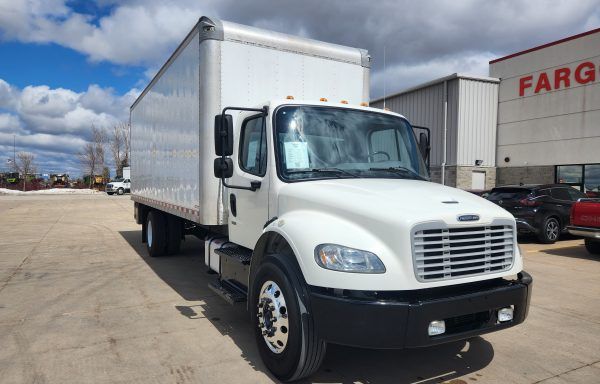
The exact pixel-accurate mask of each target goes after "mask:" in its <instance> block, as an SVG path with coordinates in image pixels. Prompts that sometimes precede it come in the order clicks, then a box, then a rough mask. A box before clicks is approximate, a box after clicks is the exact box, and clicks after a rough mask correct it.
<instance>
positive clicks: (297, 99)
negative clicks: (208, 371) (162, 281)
mask: <svg viewBox="0 0 600 384" xmlns="http://www.w3.org/2000/svg"><path fill="white" fill-rule="evenodd" d="M369 65H370V59H369V56H368V54H367V52H366V51H364V50H360V49H355V48H349V47H343V46H339V45H333V44H328V43H324V42H319V41H314V40H308V39H303V38H299V37H294V36H289V35H284V34H280V33H275V32H271V31H265V30H261V29H257V28H252V27H246V26H242V25H238V24H234V23H229V22H224V21H219V20H216V19H209V18H206V17H202V18H201V19H200V20H199V22H198V23H197V24H196V25H195V26H194V28H193V29H192V31H191V32H190V33H189V34H188V36H187V37H186V38H185V40H184V41H183V42H182V43H181V44H180V46H179V47H178V48H177V49H176V51H175V52H174V53H173V55H172V56H171V57H170V58H169V60H168V61H167V62H166V63H165V65H164V66H163V67H162V68H161V69H160V71H159V72H158V74H157V75H156V77H155V78H154V79H153V80H152V81H151V82H150V84H149V85H148V87H146V89H145V90H144V91H143V92H142V94H141V95H140V97H139V98H138V99H137V100H136V101H135V103H134V104H133V105H132V107H131V164H132V166H131V177H132V179H133V180H134V181H135V182H134V183H133V184H132V199H133V200H134V201H135V217H136V220H137V222H138V223H139V224H142V241H144V242H146V244H147V248H148V252H149V254H150V255H151V256H163V255H166V254H172V253H176V252H178V250H179V245H180V241H181V239H182V238H183V237H184V236H185V235H188V234H189V235H196V236H199V237H201V238H203V239H204V240H205V263H206V265H207V266H208V267H209V268H210V269H211V270H213V271H214V272H216V277H215V280H214V281H213V282H212V283H211V284H210V287H211V289H213V290H214V291H215V292H217V293H218V294H219V295H220V296H222V297H223V298H224V299H226V300H227V301H229V302H230V303H236V302H246V303H247V310H248V311H249V313H250V318H251V321H252V326H253V330H254V334H255V337H256V341H257V343H258V347H259V351H260V354H261V357H262V358H263V360H264V362H265V365H266V366H267V367H268V368H269V370H271V372H273V374H274V375H275V376H277V377H278V378H279V379H282V380H286V381H290V380H296V379H299V378H302V377H305V376H308V375H310V374H311V373H312V372H314V371H315V370H316V369H317V368H318V367H319V365H320V363H321V361H322V359H323V356H324V354H325V348H326V345H327V344H328V343H338V344H346V345H355V346H361V347H372V348H405V347H416V346H427V345H433V344H439V343H444V342H449V341H454V340H459V339H465V338H469V337H472V336H474V335H479V334H482V333H486V332H491V331H494V330H499V329H503V328H507V327H510V326H513V325H516V324H519V323H521V322H522V321H524V319H525V317H526V315H527V309H528V306H529V297H530V294H531V285H530V284H531V277H530V276H529V275H528V274H527V273H525V272H523V271H522V259H521V255H520V253H519V249H518V246H517V240H516V230H515V220H514V218H513V217H512V216H511V215H510V214H509V213H507V212H506V211H504V210H502V209H500V208H499V207H497V206H496V205H494V204H492V203H489V202H487V201H485V200H483V199H481V198H479V197H477V196H474V195H471V194H469V193H466V192H463V191H459V190H456V189H452V188H448V187H444V186H440V185H437V184H434V183H430V182H429V181H428V178H429V176H428V171H427V166H426V162H425V161H424V158H427V156H428V144H429V139H428V137H427V135H425V134H421V135H420V136H419V140H418V141H417V138H416V137H415V134H414V132H413V129H412V127H411V125H410V124H409V122H408V121H407V120H406V119H405V118H404V117H403V116H401V115H399V114H396V113H391V112H387V111H382V110H378V109H373V108H369V107H367V106H366V102H367V101H368V98H369V93H368V88H369Z"/></svg>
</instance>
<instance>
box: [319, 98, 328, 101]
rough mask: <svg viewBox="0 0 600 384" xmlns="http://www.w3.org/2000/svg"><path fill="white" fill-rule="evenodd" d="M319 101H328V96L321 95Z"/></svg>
mask: <svg viewBox="0 0 600 384" xmlns="http://www.w3.org/2000/svg"><path fill="white" fill-rule="evenodd" d="M319 101H327V98H326V97H321V98H320V99H319Z"/></svg>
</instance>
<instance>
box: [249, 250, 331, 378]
mask: <svg viewBox="0 0 600 384" xmlns="http://www.w3.org/2000/svg"><path fill="white" fill-rule="evenodd" d="M250 300H251V301H250V303H251V305H250V312H251V316H252V323H253V326H254V334H255V339H256V343H257V345H258V350H259V352H260V356H261V358H262V360H263V362H264V363H265V365H266V366H267V368H268V369H269V370H270V371H271V372H272V373H273V374H274V375H275V376H276V377H277V378H278V379H280V380H282V381H294V380H298V379H301V378H303V377H307V376H310V375H311V374H312V373H314V372H315V371H316V370H317V369H318V368H319V366H320V365H321V362H322V361H323V357H324V356H325V350H326V343H325V342H324V341H323V340H321V339H320V338H319V337H318V333H317V330H316V327H315V324H314V320H313V318H312V315H311V313H310V303H309V302H308V295H307V291H306V284H305V283H304V281H303V279H302V277H301V275H300V274H299V272H298V271H297V268H295V267H294V266H291V265H290V263H289V262H288V261H286V260H282V259H280V258H278V257H275V256H269V257H268V258H267V259H266V260H265V261H264V262H263V263H262V264H261V265H260V266H259V268H258V270H257V272H256V275H255V278H254V279H253V281H252V290H251V297H250Z"/></svg>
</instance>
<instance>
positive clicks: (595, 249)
mask: <svg viewBox="0 0 600 384" xmlns="http://www.w3.org/2000/svg"><path fill="white" fill-rule="evenodd" d="M585 249H587V251H588V252H589V253H591V254H592V255H600V240H591V239H585Z"/></svg>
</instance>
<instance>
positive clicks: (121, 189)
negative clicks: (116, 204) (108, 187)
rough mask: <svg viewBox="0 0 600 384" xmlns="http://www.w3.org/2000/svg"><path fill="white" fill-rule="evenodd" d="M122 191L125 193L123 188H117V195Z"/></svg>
mask: <svg viewBox="0 0 600 384" xmlns="http://www.w3.org/2000/svg"><path fill="white" fill-rule="evenodd" d="M124 193H125V190H124V189H123V188H119V189H117V195H122V194H124Z"/></svg>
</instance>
